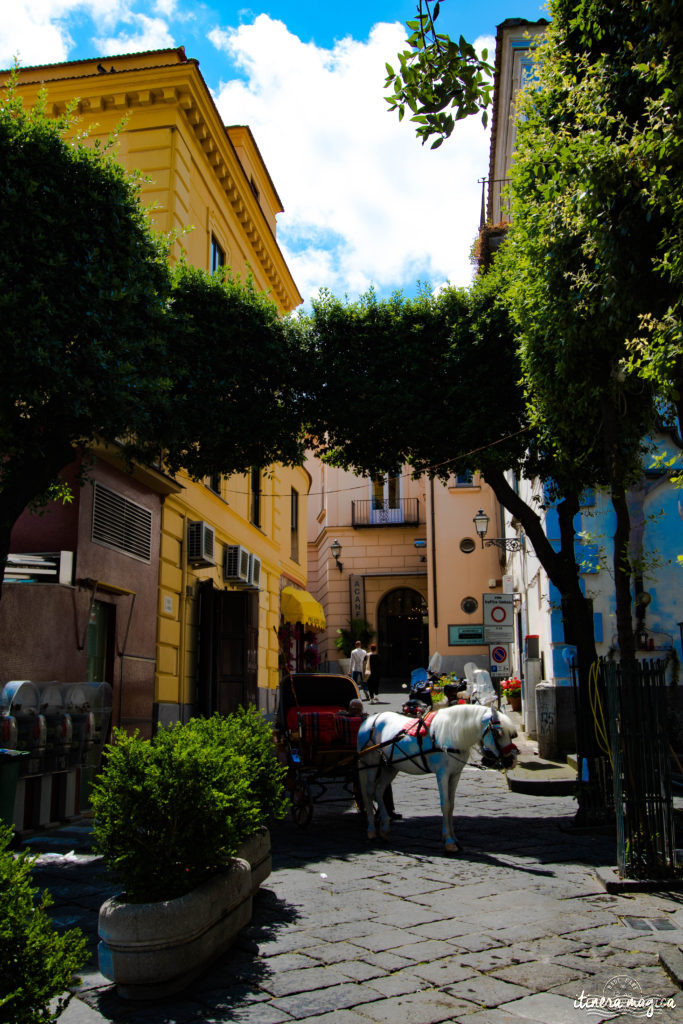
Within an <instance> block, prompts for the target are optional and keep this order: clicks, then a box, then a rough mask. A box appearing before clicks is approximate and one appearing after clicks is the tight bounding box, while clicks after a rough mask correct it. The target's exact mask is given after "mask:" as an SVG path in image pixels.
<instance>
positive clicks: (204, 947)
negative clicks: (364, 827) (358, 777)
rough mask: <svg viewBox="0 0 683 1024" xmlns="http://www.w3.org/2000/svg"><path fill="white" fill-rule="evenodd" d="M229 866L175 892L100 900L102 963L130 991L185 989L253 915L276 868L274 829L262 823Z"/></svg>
mask: <svg viewBox="0 0 683 1024" xmlns="http://www.w3.org/2000/svg"><path fill="white" fill-rule="evenodd" d="M242 852H244V853H246V854H247V857H243V856H241V857H235V859H234V860H233V861H232V862H231V863H230V865H229V867H228V868H227V870H226V871H225V872H223V873H221V874H220V875H216V876H215V877H214V878H210V879H209V880H208V881H207V882H204V884H203V885H201V886H199V887H198V888H197V889H194V890H193V891H192V892H189V893H186V894H185V896H180V897H178V898H177V899H174V900H163V901H160V902H157V903H126V902H125V901H124V900H123V899H122V898H121V897H114V898H112V899H109V900H107V901H106V903H103V904H102V906H101V908H100V914H99V922H98V934H99V937H100V943H99V946H98V955H99V964H100V971H101V972H102V974H103V975H104V976H105V977H106V978H109V979H110V980H111V981H115V982H116V985H117V990H118V993H119V995H121V996H123V998H124V999H158V998H161V997H163V996H167V995H172V994H173V993H175V992H180V991H181V990H182V989H183V988H185V987H186V986H187V985H188V984H189V983H190V982H191V981H192V980H193V979H194V978H196V977H197V976H198V975H199V974H201V972H202V971H203V970H204V969H205V968H206V967H207V966H208V965H209V964H210V963H211V962H212V961H213V960H215V959H216V958H217V957H219V956H220V955H221V954H222V953H224V952H225V951H226V950H227V949H228V948H229V947H230V946H231V945H232V943H233V942H234V940H235V938H236V936H237V934H238V932H239V931H240V930H241V929H242V928H244V926H245V925H247V924H248V923H249V921H250V920H251V912H252V896H253V894H254V892H256V890H257V889H258V887H259V885H260V884H261V882H262V881H263V880H264V879H265V878H267V877H268V875H269V874H270V869H271V859H270V834H269V833H268V830H267V829H262V830H261V832H259V833H257V834H256V835H255V836H253V837H252V838H251V839H249V840H248V841H247V842H246V843H245V844H243V847H242V848H241V850H240V853H242Z"/></svg>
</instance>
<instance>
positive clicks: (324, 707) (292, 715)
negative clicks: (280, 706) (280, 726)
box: [286, 704, 342, 732]
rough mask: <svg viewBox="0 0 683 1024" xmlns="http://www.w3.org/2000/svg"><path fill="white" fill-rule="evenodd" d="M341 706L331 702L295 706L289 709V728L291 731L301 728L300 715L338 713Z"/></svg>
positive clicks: (287, 716)
mask: <svg viewBox="0 0 683 1024" xmlns="http://www.w3.org/2000/svg"><path fill="white" fill-rule="evenodd" d="M341 710H342V709H341V708H340V707H335V706H332V707H330V705H329V704H306V705H305V706H303V707H302V706H296V705H295V706H294V707H291V708H288V709H287V715H286V719H287V728H288V729H289V731H290V732H297V731H298V730H299V716H300V715H301V716H303V715H309V714H324V715H327V714H332V715H336V714H337V712H338V711H341Z"/></svg>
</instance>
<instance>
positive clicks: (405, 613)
mask: <svg viewBox="0 0 683 1024" xmlns="http://www.w3.org/2000/svg"><path fill="white" fill-rule="evenodd" d="M426 620H427V602H426V601H425V599H424V597H423V596H422V594H420V593H418V591H417V590H413V589H412V587H400V588H398V589H396V590H390V591H389V593H388V594H385V595H384V597H383V598H382V600H381V601H380V603H379V606H378V608H377V643H378V648H379V654H380V656H381V658H382V666H383V675H384V677H385V679H387V680H389V679H396V680H400V681H401V682H406V681H407V679H408V677H409V675H410V672H411V670H412V669H414V668H426V666H427V662H428V661H429V655H428V636H429V632H428V628H427V621H426Z"/></svg>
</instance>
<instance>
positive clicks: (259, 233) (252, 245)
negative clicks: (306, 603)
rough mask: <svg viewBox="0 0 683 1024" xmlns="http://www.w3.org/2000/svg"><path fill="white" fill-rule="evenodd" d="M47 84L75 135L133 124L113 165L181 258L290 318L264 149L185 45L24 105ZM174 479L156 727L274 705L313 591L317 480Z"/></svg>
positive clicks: (72, 66)
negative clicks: (287, 593) (296, 621)
mask: <svg viewBox="0 0 683 1024" xmlns="http://www.w3.org/2000/svg"><path fill="white" fill-rule="evenodd" d="M4 78H5V80H6V78H7V76H6V75H5V76H4ZM43 86H44V87H45V89H46V91H47V110H48V112H49V113H51V114H54V115H58V114H60V113H62V112H63V111H64V110H65V109H66V107H67V105H68V104H69V103H70V102H71V101H73V100H74V99H76V100H77V103H78V112H79V114H80V115H81V123H80V124H79V130H82V129H84V128H85V129H88V130H89V136H90V138H92V139H95V138H107V137H108V136H109V135H110V133H111V132H112V131H114V130H115V129H116V128H117V126H119V125H120V124H121V122H122V119H125V121H124V124H123V127H122V128H121V130H120V134H119V139H118V150H117V157H118V159H119V160H120V161H121V163H122V164H123V165H124V166H125V167H126V168H127V169H129V170H133V169H135V170H139V171H141V172H142V173H143V174H144V175H145V177H146V179H147V180H146V181H145V182H144V184H143V186H142V201H143V203H144V204H145V205H151V204H153V215H152V216H153V222H154V225H155V227H156V228H158V229H159V230H161V231H164V232H167V231H173V232H176V233H177V240H176V241H175V242H174V246H173V254H172V258H174V259H177V258H178V257H179V256H180V254H181V253H184V254H185V256H186V258H187V260H188V262H189V263H191V264H193V265H195V266H198V267H202V268H204V269H207V270H212V271H213V270H215V269H216V268H217V267H219V266H222V265H226V266H229V267H230V268H231V269H232V271H233V272H234V273H235V274H238V275H240V276H241V277H242V278H243V279H244V278H245V277H246V276H247V275H248V274H251V275H252V276H253V278H254V280H255V283H256V286H257V288H258V289H259V290H262V291H265V292H268V293H269V294H270V296H271V298H272V299H273V301H274V302H275V303H276V305H277V307H278V309H279V310H280V312H282V313H287V312H289V311H291V310H292V309H294V308H295V307H296V306H297V305H298V304H299V303H300V302H301V296H300V294H299V292H298V290H297V288H296V285H295V283H294V281H293V279H292V276H291V274H290V271H289V269H288V267H287V264H286V262H285V260H284V257H283V255H282V252H281V251H280V248H279V246H278V243H277V240H276V215H277V214H278V213H280V212H282V210H283V207H282V203H281V202H280V199H279V197H278V194H277V192H276V190H275V186H274V185H273V182H272V180H271V178H270V175H269V173H268V170H267V168H266V166H265V164H264V162H263V159H262V158H261V155H260V153H259V150H258V147H257V145H256V142H255V140H254V138H253V136H252V134H251V132H250V130H249V128H248V127H245V126H229V127H226V126H225V125H224V124H223V122H222V120H221V118H220V115H219V113H218V110H217V109H216V106H215V104H214V102H213V99H212V97H211V95H210V93H209V90H208V89H207V87H206V84H205V82H204V80H203V78H202V76H201V73H200V71H199V65H198V62H197V61H195V60H188V59H187V58H186V56H185V52H184V49H183V48H182V47H180V48H178V49H169V50H159V51H153V52H147V53H139V54H129V55H123V56H115V57H102V58H94V59H92V60H81V61H73V62H68V63H64V64H54V65H49V66H44V67H35V68H24V69H21V71H20V74H19V88H20V92H21V94H22V96H23V98H24V103H25V104H26V105H31V104H32V103H33V102H35V99H36V97H37V95H38V92H39V90H40V89H41V87H43ZM176 482H177V483H178V484H180V485H182V486H181V487H180V489H179V490H178V491H177V493H176V492H172V493H169V494H168V495H167V496H166V498H165V499H164V501H163V506H162V512H161V539H160V568H159V594H158V614H159V627H158V635H157V654H156V676H155V693H154V705H155V706H154V712H153V714H154V719H155V721H160V722H170V721H173V720H176V719H178V718H180V719H185V718H186V717H188V716H189V714H190V713H191V712H192V711H193V710H199V711H203V712H211V711H213V710H220V711H223V712H228V711H230V710H232V709H233V708H234V707H235V706H237V705H238V704H240V703H245V702H246V701H248V700H249V701H257V702H258V703H259V704H260V706H262V707H264V708H266V709H270V708H271V707H272V705H273V703H274V701H273V697H274V693H275V690H276V687H277V683H278V643H277V635H276V629H277V627H278V626H279V624H280V616H281V601H280V594H281V590H282V589H283V588H284V587H285V586H293V587H294V588H295V590H301V589H302V588H303V587H305V585H306V538H305V536H304V524H305V522H306V499H307V494H308V490H309V486H310V477H309V475H308V473H307V472H306V470H305V469H303V468H295V469H286V468H284V467H280V466H276V467H270V468H269V469H268V470H254V471H252V473H251V474H250V475H249V474H248V475H245V476H234V477H230V478H222V479H221V478H220V477H218V476H216V477H211V478H207V480H206V481H205V482H203V483H195V482H193V481H191V480H190V479H189V478H188V477H187V476H183V475H180V476H179V478H178V480H177V481H176ZM299 517H301V518H300V520H299ZM299 521H301V524H302V526H301V531H300V530H299ZM293 614H294V613H293V612H292V611H291V610H290V612H289V613H288V615H289V618H290V619H291V618H292V617H293ZM318 624H320V622H319V623H318Z"/></svg>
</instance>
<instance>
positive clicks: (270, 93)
mask: <svg viewBox="0 0 683 1024" xmlns="http://www.w3.org/2000/svg"><path fill="white" fill-rule="evenodd" d="M415 10H416V3H415V0H377V2H376V3H374V4H368V3H361V2H358V0H347V2H345V3H343V4H341V3H340V4H336V3H328V2H325V0H315V2H312V0H306V2H294V0H289V2H288V0H263V2H260V3H259V2H255V3H254V5H253V6H251V7H247V6H241V5H240V4H233V3H229V2H226V0H214V2H208V3H194V2H186V0H11V2H9V3H8V4H7V5H6V6H5V7H4V9H3V15H2V18H1V19H0V66H1V67H8V66H9V65H10V64H11V63H12V60H13V59H14V57H15V56H17V57H18V59H19V62H20V65H24V66H25V67H30V66H32V65H36V64H48V63H57V62H59V61H65V60H79V59H82V58H89V57H94V56H105V55H113V54H117V53H132V52H138V51H141V50H152V49H161V48H164V47H170V46H181V45H182V46H184V47H185V52H186V54H187V56H188V57H191V58H195V59H197V60H198V61H199V65H200V70H201V72H202V74H203V76H204V79H205V81H206V83H207V85H208V87H209V89H210V90H211V92H212V94H213V97H214V100H215V102H216V105H217V107H218V110H219V111H220V114H221V116H222V118H223V120H224V123H226V124H248V125H249V126H250V128H251V130H252V132H253V134H254V137H255V138H256V141H257V144H258V146H259V149H260V151H261V154H262V156H263V158H264V160H265V163H266V165H267V167H268V170H269V172H270V175H271V177H272V179H273V182H274V184H275V187H276V189H277V191H278V194H279V196H280V198H281V200H282V204H283V206H284V208H285V211H284V213H282V214H280V215H279V217H278V241H279V243H280V246H281V248H282V250H283V253H284V255H285V259H286V260H287V263H288V265H289V267H290V270H291V271H292V274H293V276H294V280H295V281H296V283H297V285H298V288H299V291H300V292H301V294H302V296H303V297H304V300H305V301H306V302H308V301H309V300H310V298H311V296H314V295H315V294H317V292H318V291H319V289H320V288H328V289H329V290H330V291H332V292H333V293H334V294H336V295H339V296H344V295H347V296H348V297H349V298H350V299H355V298H357V297H358V295H359V294H361V293H362V292H364V291H365V290H367V288H369V287H370V286H372V287H374V288H375V289H376V290H377V291H378V293H379V294H380V295H388V294H390V293H391V292H393V291H395V290H396V289H400V290H402V291H403V292H404V293H405V294H406V295H413V294H415V292H416V290H417V287H418V282H422V283H427V284H428V285H430V286H431V287H432V288H439V287H441V286H442V285H443V284H444V283H446V282H451V283H452V284H456V285H467V284H468V283H469V282H470V280H471V278H472V265H471V262H470V250H471V247H472V243H473V241H474V238H475V235H476V232H477V228H478V224H479V214H480V208H481V183H480V181H481V179H482V178H484V177H485V176H486V174H487V172H488V150H489V138H488V131H487V130H485V129H484V128H483V126H482V124H481V121H480V119H479V118H478V117H476V116H475V117H470V118H468V119H466V120H465V121H462V122H460V123H458V124H457V126H456V129H455V131H454V132H453V134H452V135H451V137H450V139H449V140H448V141H447V142H445V143H444V144H443V145H442V146H441V147H440V149H438V150H430V149H429V144H427V145H426V146H422V145H421V143H420V142H419V141H418V139H417V138H416V136H415V134H414V128H413V127H412V126H411V125H410V122H409V121H408V119H407V118H406V119H405V120H404V121H403V122H402V123H399V121H398V118H397V116H396V114H395V113H390V112H389V111H388V108H387V104H386V102H385V100H384V79H385V63H386V62H387V61H388V62H389V63H394V64H395V57H396V54H397V53H398V52H399V51H400V50H401V49H403V48H404V41H405V37H406V29H405V25H404V22H405V21H406V19H408V18H412V17H413V16H414V14H415ZM544 16H547V12H546V10H545V4H544V2H543V0H443V2H442V6H441V14H440V16H439V19H438V22H437V27H438V29H439V30H440V31H442V32H448V33H449V34H450V35H451V36H453V37H455V38H458V37H459V36H460V35H461V34H462V35H464V36H465V38H466V39H467V40H468V41H469V42H474V43H475V45H477V47H478V48H481V47H488V49H489V56H490V59H491V60H492V59H493V52H494V40H495V31H496V25H498V24H500V22H501V21H504V20H505V19H506V18H510V17H521V18H526V19H528V20H530V21H535V20H537V19H538V18H540V17H544Z"/></svg>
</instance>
